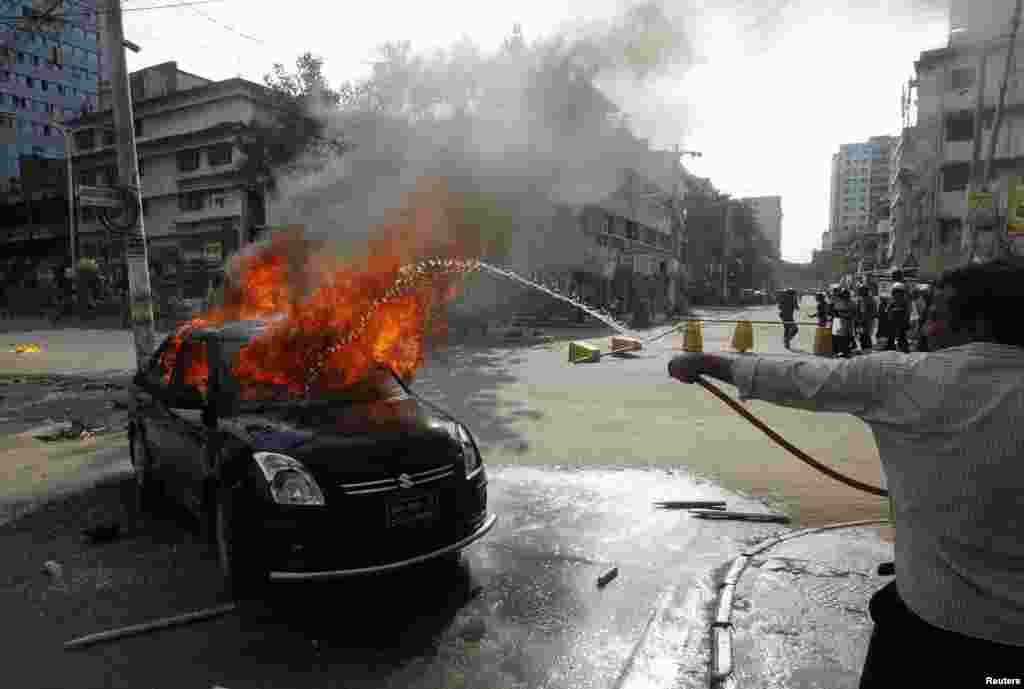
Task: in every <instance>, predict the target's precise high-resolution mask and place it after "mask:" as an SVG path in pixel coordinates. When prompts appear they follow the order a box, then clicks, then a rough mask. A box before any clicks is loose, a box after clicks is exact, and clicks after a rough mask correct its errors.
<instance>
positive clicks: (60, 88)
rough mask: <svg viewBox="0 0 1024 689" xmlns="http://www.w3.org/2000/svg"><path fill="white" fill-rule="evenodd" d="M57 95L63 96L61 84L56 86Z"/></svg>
mask: <svg viewBox="0 0 1024 689" xmlns="http://www.w3.org/2000/svg"><path fill="white" fill-rule="evenodd" d="M57 93H59V94H60V95H62V96H63V95H64V85H63V84H57Z"/></svg>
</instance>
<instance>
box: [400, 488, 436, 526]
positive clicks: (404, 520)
mask: <svg viewBox="0 0 1024 689" xmlns="http://www.w3.org/2000/svg"><path fill="white" fill-rule="evenodd" d="M387 514H388V526H389V527H391V526H411V525H419V524H428V523H430V522H432V521H434V520H435V519H437V515H438V500H437V493H421V494H419V495H411V496H408V497H401V498H394V499H392V500H389V501H388V510H387Z"/></svg>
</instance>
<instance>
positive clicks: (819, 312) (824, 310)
mask: <svg viewBox="0 0 1024 689" xmlns="http://www.w3.org/2000/svg"><path fill="white" fill-rule="evenodd" d="M814 298H815V299H816V300H817V302H818V304H817V308H816V309H815V311H814V312H812V313H809V314H807V315H808V316H813V317H815V318H817V319H818V327H819V328H827V327H828V320H829V318H828V312H829V305H828V300H827V299H826V298H825V293H824V292H818V293H817V294H815V295H814Z"/></svg>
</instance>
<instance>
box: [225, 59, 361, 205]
mask: <svg viewBox="0 0 1024 689" xmlns="http://www.w3.org/2000/svg"><path fill="white" fill-rule="evenodd" d="M295 66H296V72H294V73H289V72H287V71H286V70H285V68H284V66H283V65H281V64H280V63H275V64H274V68H273V72H272V73H271V74H267V75H265V76H264V77H263V81H264V85H265V86H266V87H267V89H268V95H270V97H271V98H272V100H273V103H274V105H275V114H274V117H273V118H272V119H271V120H270V121H269V122H253V123H252V124H250V125H248V126H247V127H246V128H245V129H244V130H243V131H242V132H241V133H240V134H239V135H238V137H237V144H238V146H239V148H240V149H241V151H242V153H243V154H244V156H245V162H244V163H243V164H242V169H241V172H242V174H243V175H244V176H245V177H246V178H247V179H248V180H249V182H250V184H253V185H265V186H266V187H267V188H268V189H270V190H273V189H274V188H275V183H274V179H275V177H276V176H277V175H278V174H280V173H285V174H287V173H290V172H295V171H297V170H300V169H305V170H315V169H319V168H321V167H322V166H323V165H324V164H326V162H327V161H328V160H329V159H330V158H331V157H333V156H337V155H341V154H343V153H345V152H346V151H347V150H349V147H348V146H347V145H346V143H345V142H344V141H343V140H341V139H338V138H335V137H331V136H328V135H327V134H326V127H325V123H324V122H323V120H322V119H320V118H319V117H318V116H317V114H316V113H315V112H314V110H315V109H317V108H330V107H336V106H337V105H338V104H339V103H340V102H341V100H342V95H341V93H340V92H339V91H335V90H333V89H331V88H330V87H329V86H328V85H327V79H326V77H325V76H324V74H323V60H322V59H321V58H319V57H315V56H313V55H312V54H311V53H308V52H307V53H304V54H303V55H301V56H299V58H298V59H297V60H296V62H295Z"/></svg>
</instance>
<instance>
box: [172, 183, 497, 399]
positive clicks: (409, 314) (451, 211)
mask: <svg viewBox="0 0 1024 689" xmlns="http://www.w3.org/2000/svg"><path fill="white" fill-rule="evenodd" d="M459 210H460V206H459V202H458V195H456V194H452V193H450V192H449V191H448V188H447V185H446V183H445V181H444V180H437V179H426V180H422V181H421V184H420V185H419V187H418V188H417V190H416V191H415V192H413V193H412V194H410V196H409V198H408V200H407V203H406V205H405V207H404V208H403V209H402V210H401V211H398V212H396V213H394V214H393V216H392V217H390V218H388V220H387V221H386V222H385V223H383V224H382V225H381V226H380V227H378V228H377V230H378V231H377V233H376V234H375V236H374V238H373V239H371V241H370V242H369V246H368V252H367V254H366V255H365V256H364V257H363V259H362V260H361V261H358V262H356V261H345V260H343V259H341V258H340V257H338V256H337V255H336V254H334V253H332V252H331V250H330V249H331V247H330V245H329V244H328V243H326V242H314V241H310V240H308V239H306V238H305V237H304V234H303V229H302V227H301V226H291V227H288V228H285V229H284V230H283V231H278V232H276V233H275V234H274V235H273V237H272V238H271V240H270V241H269V242H268V243H265V244H262V245H258V246H255V247H254V248H251V249H249V250H248V251H245V252H242V253H240V254H238V255H236V256H235V257H233V259H232V261H231V263H230V264H229V266H228V271H227V279H226V280H225V286H224V298H223V304H222V305H221V306H218V307H216V308H213V309H211V310H210V311H209V312H207V313H205V314H203V315H202V316H200V317H199V318H196V319H194V320H192V321H190V322H188V323H186V324H184V325H183V326H181V327H180V328H179V329H178V331H177V332H176V333H175V336H174V337H173V339H172V342H171V344H170V346H169V348H168V350H167V351H166V352H165V354H164V357H163V360H162V362H161V363H162V365H163V367H164V370H165V380H167V382H170V380H169V379H170V372H171V371H172V370H173V365H174V362H175V361H176V359H177V356H178V350H179V349H180V347H181V344H182V341H183V337H184V336H185V335H186V333H187V332H189V331H190V330H192V329H194V328H197V327H201V326H206V325H217V324H221V323H224V322H227V321H233V320H247V319H256V320H261V319H267V318H270V317H282V318H281V319H280V320H277V321H275V322H274V323H273V324H271V325H270V326H269V327H268V328H267V330H266V332H265V333H264V334H263V335H261V336H260V337H258V338H256V339H254V340H253V341H251V342H250V343H249V344H248V345H246V346H245V347H243V348H242V350H241V351H240V352H239V354H238V357H237V359H236V361H235V363H234V368H233V374H234V375H235V377H236V378H237V379H238V380H239V382H240V383H241V384H242V391H243V393H242V394H243V396H246V391H247V390H249V391H255V390H259V389H261V388H263V386H270V387H272V388H277V389H281V388H283V389H285V390H287V392H288V394H289V395H301V394H303V393H304V392H306V391H309V390H313V389H317V390H322V391H334V390H338V389H342V388H346V387H349V386H351V385H353V384H354V383H357V382H358V381H360V380H362V379H363V378H364V377H365V376H366V374H367V373H368V372H369V371H370V369H371V368H372V367H375V366H378V365H382V366H385V367H389V368H391V369H393V370H394V371H395V372H396V373H397V374H398V375H400V376H401V377H403V378H405V379H408V378H410V377H411V376H412V374H413V373H414V372H415V371H416V369H417V368H418V367H419V366H420V365H422V363H423V355H424V347H425V344H426V341H427V340H428V338H429V339H438V338H441V337H443V336H444V334H445V332H446V329H445V324H444V321H443V319H441V318H438V317H437V316H438V315H439V307H441V306H442V305H443V304H444V303H446V302H448V301H450V300H451V299H453V298H454V297H455V296H456V293H457V287H458V281H457V278H458V277H459V275H460V274H461V273H465V272H468V271H469V270H472V269H473V268H474V264H473V263H472V261H469V260H467V259H466V257H467V256H468V255H471V253H472V254H475V253H476V251H478V250H479V246H480V242H479V240H476V241H474V236H473V235H474V231H473V230H474V228H471V227H466V224H465V223H463V222H460V219H459ZM477 234H478V232H477ZM206 373H207V361H206V359H205V356H201V357H197V358H196V359H195V360H194V361H193V362H192V365H190V366H189V370H188V372H187V373H186V382H189V381H193V382H194V381H196V380H205V378H206Z"/></svg>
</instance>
